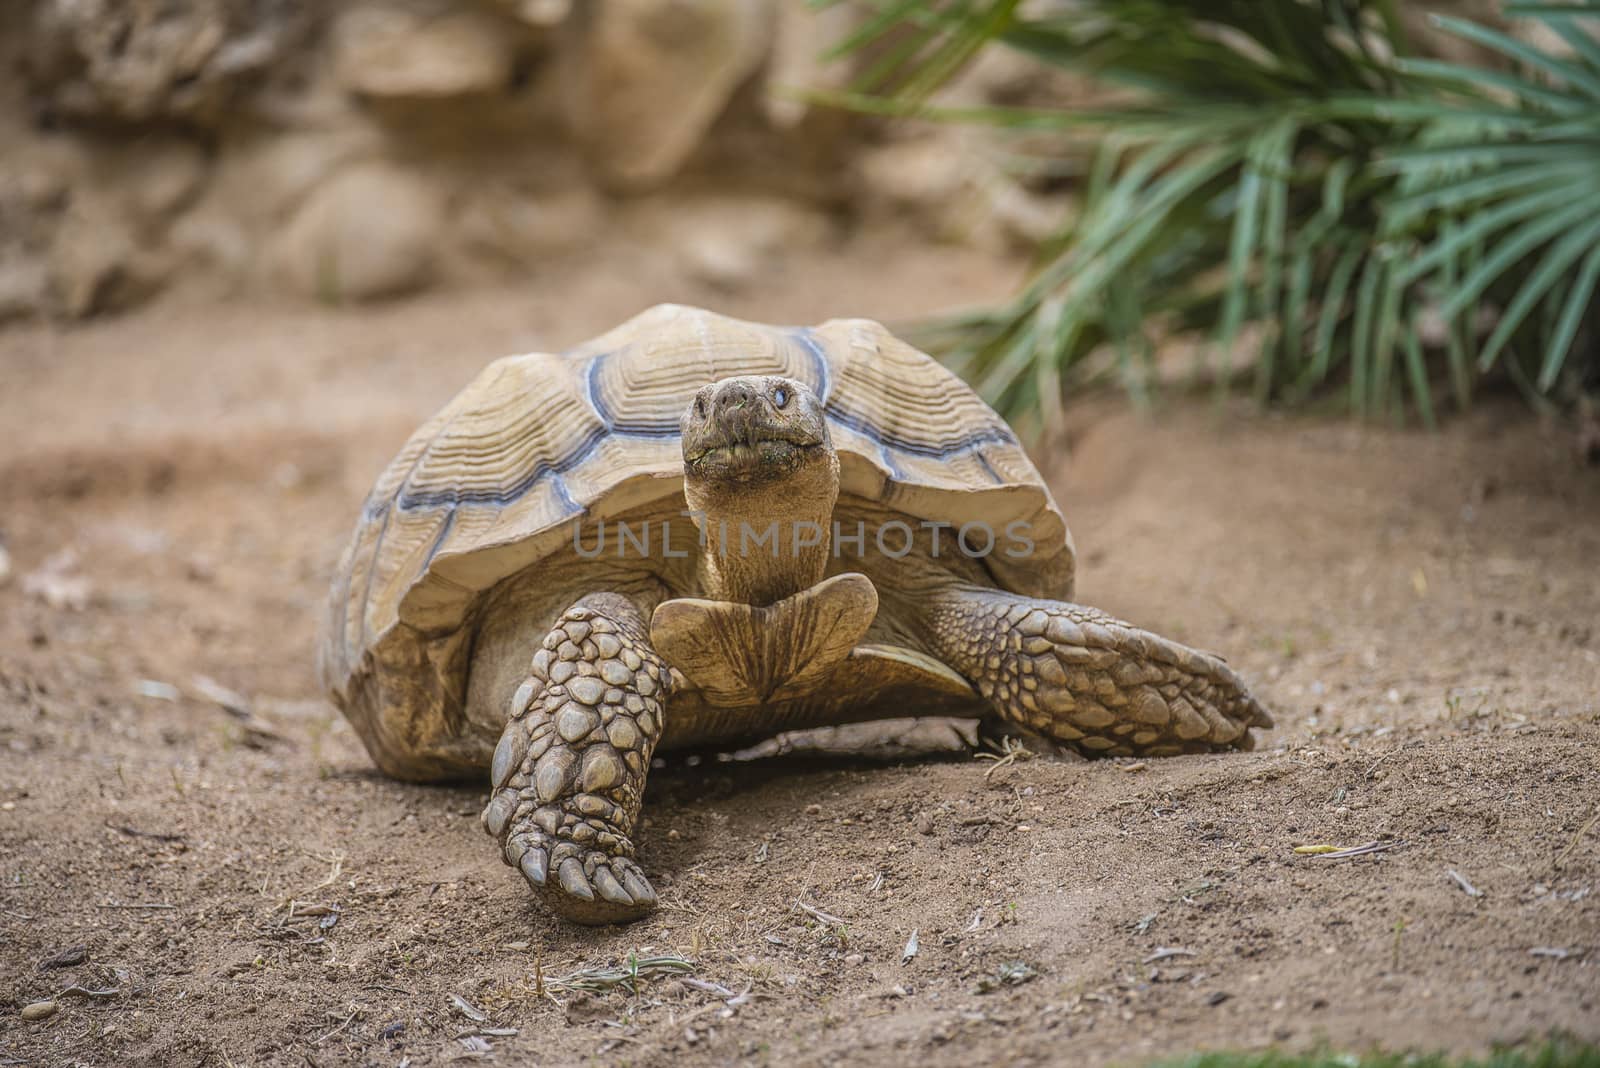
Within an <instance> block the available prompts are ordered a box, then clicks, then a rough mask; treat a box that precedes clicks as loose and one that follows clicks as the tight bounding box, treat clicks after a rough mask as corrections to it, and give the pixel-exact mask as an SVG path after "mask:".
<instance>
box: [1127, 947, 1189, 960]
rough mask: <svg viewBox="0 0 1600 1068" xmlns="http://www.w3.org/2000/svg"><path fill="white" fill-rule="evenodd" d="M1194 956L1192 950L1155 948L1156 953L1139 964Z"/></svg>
mask: <svg viewBox="0 0 1600 1068" xmlns="http://www.w3.org/2000/svg"><path fill="white" fill-rule="evenodd" d="M1194 955H1195V952H1194V950H1192V949H1183V948H1181V947H1179V946H1157V947H1156V951H1155V952H1154V953H1152V954H1150V955H1149V956H1148V957H1146V958H1145V959H1144V960H1143V961H1141V962H1140V963H1142V964H1154V963H1155V962H1156V961H1158V960H1166V959H1167V958H1168V957H1192V956H1194Z"/></svg>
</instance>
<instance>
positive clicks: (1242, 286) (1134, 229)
mask: <svg viewBox="0 0 1600 1068" xmlns="http://www.w3.org/2000/svg"><path fill="white" fill-rule="evenodd" d="M876 7H877V10H876V12H875V15H874V17H872V18H871V19H869V20H867V21H865V22H864V24H863V25H862V26H861V28H860V29H859V30H858V31H857V32H856V33H855V34H853V35H852V36H850V37H849V38H847V39H846V40H845V41H844V42H843V43H842V44H841V46H840V49H839V50H840V51H841V52H845V53H848V52H851V51H855V50H870V51H873V52H874V53H875V54H876V55H875V59H876V61H875V62H874V63H872V64H871V65H870V66H869V67H868V68H867V70H866V71H865V72H864V73H863V75H862V76H861V77H859V78H858V79H857V80H856V81H855V82H854V84H853V85H852V86H851V87H850V90H849V91H847V92H844V93H839V94H834V96H833V99H834V101H835V102H837V103H841V104H844V105H847V106H851V107H855V108H858V109H861V110H864V111H869V112H875V113H880V114H892V115H902V116H922V117H928V118H937V119H942V120H946V121H953V122H964V123H979V124H987V125H991V126H994V127H999V128H1004V129H1009V130H1013V131H1018V132H1019V133H1021V134H1025V135H1026V136H1024V137H1019V139H1018V141H1017V144H1016V147H1015V150H1014V157H1013V161H1014V165H1015V166H1016V167H1017V168H1019V169H1025V170H1031V171H1032V172H1034V173H1037V174H1046V175H1054V176H1060V177H1061V178H1063V179H1068V180H1075V181H1077V182H1079V183H1080V184H1081V204H1080V207H1079V210H1078V211H1077V213H1076V214H1075V216H1074V217H1073V218H1071V220H1070V222H1069V223H1068V224H1067V225H1066V226H1065V227H1064V228H1062V229H1061V230H1060V231H1059V232H1058V233H1056V234H1054V235H1053V236H1052V237H1051V238H1050V239H1049V240H1047V241H1046V242H1045V243H1044V244H1043V246H1042V248H1041V250H1040V253H1039V258H1038V267H1037V270H1036V271H1035V273H1034V275H1033V277H1032V278H1031V280H1030V281H1029V282H1028V284H1027V285H1026V287H1025V288H1024V289H1023V291H1022V292H1021V293H1020V294H1019V295H1018V296H1017V298H1016V300H1015V301H1013V302H1011V303H1010V304H1007V305H1005V306H1003V307H999V308H993V309H986V310H982V311H979V312H976V313H973V314H965V315H961V316H957V317H954V318H950V319H948V320H945V321H943V322H939V323H936V324H931V327H930V328H928V329H925V330H924V331H923V332H922V340H923V341H924V343H925V344H927V345H929V346H930V347H932V348H934V349H935V350H936V351H939V352H941V353H944V354H946V355H947V356H948V357H949V358H950V359H951V360H952V362H953V363H954V364H955V366H956V367H957V368H958V369H959V370H961V371H962V373H964V374H965V375H967V376H968V377H969V378H970V379H971V380H972V381H973V382H975V383H976V384H977V385H978V387H979V388H980V390H981V391H982V392H983V393H984V395H985V396H986V397H988V398H989V399H990V400H991V401H993V402H994V403H996V404H997V405H999V406H1000V407H1001V408H1002V409H1004V410H1006V411H1007V412H1009V413H1011V414H1013V415H1014V416H1022V417H1028V416H1033V415H1037V416H1038V417H1039V418H1041V419H1042V420H1043V421H1044V423H1045V424H1046V425H1047V426H1048V425H1049V424H1050V423H1052V422H1054V421H1055V419H1056V418H1057V416H1058V413H1059V403H1060V397H1061V396H1062V390H1063V385H1064V384H1065V383H1068V382H1070V381H1072V380H1083V379H1092V378H1095V377H1112V378H1114V379H1116V380H1117V381H1119V382H1120V383H1122V384H1123V385H1124V386H1125V387H1126V388H1127V389H1128V390H1129V391H1130V393H1131V394H1132V395H1133V396H1134V397H1135V398H1136V399H1138V400H1140V401H1144V400H1145V399H1146V398H1147V397H1148V395H1149V392H1150V389H1151V387H1152V385H1153V384H1154V383H1155V382H1156V381H1158V380H1159V379H1160V378H1161V377H1162V376H1161V372H1160V368H1159V367H1158V359H1157V353H1158V352H1159V351H1161V347H1162V343H1163V342H1169V341H1170V340H1171V339H1173V338H1175V337H1184V336H1191V337H1197V338H1198V339H1199V342H1198V343H1197V344H1195V345H1193V346H1192V347H1193V352H1194V357H1193V362H1194V367H1195V370H1196V371H1197V372H1199V373H1200V374H1201V375H1203V376H1205V377H1207V378H1209V380H1210V381H1212V382H1214V383H1215V384H1216V386H1217V388H1219V389H1221V388H1226V387H1227V386H1228V385H1230V384H1231V383H1234V382H1244V383H1248V386H1249V388H1250V389H1251V390H1252V391H1253V392H1254V394H1255V395H1256V396H1257V397H1258V398H1260V399H1261V400H1262V401H1268V400H1288V401H1293V402H1316V403H1331V404H1334V405H1337V406H1339V407H1342V408H1343V409H1345V410H1347V411H1349V412H1351V413H1353V414H1355V415H1358V416H1363V417H1369V416H1370V417H1379V418H1393V419H1402V418H1404V417H1405V416H1406V415H1408V414H1412V415H1414V416H1415V417H1416V418H1419V419H1420V420H1421V421H1422V422H1424V423H1426V424H1429V425H1432V424H1433V423H1434V421H1435V419H1436V414H1435V413H1436V411H1437V410H1438V408H1439V407H1440V406H1441V405H1442V404H1450V405H1453V406H1454V407H1457V408H1462V407H1465V406H1466V405H1467V404H1468V403H1469V402H1470V399H1471V396H1472V392H1473V389H1474V387H1475V386H1476V384H1477V383H1478V382H1479V381H1480V379H1482V378H1483V377H1484V376H1485V375H1488V374H1490V373H1492V372H1495V371H1497V370H1499V371H1503V373H1504V375H1505V376H1506V377H1508V378H1509V379H1510V381H1512V382H1513V383H1515V384H1516V385H1517V386H1518V387H1520V388H1521V389H1522V390H1524V391H1525V392H1526V393H1527V394H1528V395H1529V397H1530V398H1532V399H1534V400H1535V402H1536V403H1537V402H1539V401H1540V400H1541V398H1542V397H1544V396H1545V395H1549V394H1551V393H1552V392H1553V391H1557V389H1558V387H1562V386H1564V387H1565V393H1566V395H1567V396H1568V397H1569V399H1570V398H1571V397H1572V396H1574V395H1576V394H1578V393H1579V392H1580V391H1581V390H1582V389H1583V388H1584V387H1585V386H1586V385H1587V386H1592V385H1594V384H1595V376H1596V373H1597V370H1600V361H1597V359H1596V355H1595V350H1596V337H1595V328H1596V319H1597V313H1600V301H1597V300H1596V283H1597V281H1600V36H1597V31H1600V25H1597V18H1600V4H1597V3H1593V2H1587V3H1585V2H1577V3H1568V4H1534V3H1513V4H1509V5H1507V6H1506V7H1505V8H1504V10H1503V12H1502V14H1503V16H1504V19H1505V20H1509V22H1510V23H1511V24H1510V25H1507V26H1505V27H1504V28H1500V27H1497V26H1495V25H1491V24H1488V23H1486V22H1479V21H1472V20H1468V19H1462V18H1457V17H1450V16H1443V15H1439V16H1434V17H1432V19H1431V26H1432V28H1434V29H1435V30H1437V31H1438V32H1442V33H1445V34H1449V35H1452V36H1454V37H1455V38H1457V39H1459V40H1460V41H1462V42H1465V43H1468V44H1470V45H1473V46H1477V51H1469V52H1466V53H1464V56H1465V58H1463V59H1460V60H1457V61H1454V62H1450V61H1444V60H1440V59H1436V58H1430V57H1429V56H1428V54H1427V51H1426V50H1425V49H1424V48H1421V47H1419V46H1418V45H1417V44H1415V43H1414V42H1413V40H1412V37H1413V34H1412V33H1411V31H1410V30H1409V28H1408V26H1407V23H1406V21H1405V20H1404V19H1403V18H1402V17H1401V13H1400V11H1399V10H1398V8H1399V5H1397V4H1395V3H1390V2H1380V0H1322V2H1319V3H1312V2H1300V0H1249V2H1244V0H1241V2H1227V0H1223V2H1218V3H1208V4H1192V3H1185V2H1182V0H1174V2H1163V0H1078V2H1074V3H1070V4H1044V5H1040V4H1022V3H1019V2H1018V0H950V2H944V3H913V2H907V0H883V2H880V3H878V4H877V5H876ZM1519 31H1520V32H1519ZM1530 31H1531V32H1530ZM986 49H1009V50H1013V51H1015V52H1016V53H1018V54H1020V55H1021V56H1023V57H1026V60H1027V61H1028V62H1031V63H1035V64H1038V65H1040V66H1042V67H1047V68H1055V69H1059V70H1063V71H1074V72H1081V73H1083V74H1085V75H1087V76H1088V77H1090V78H1092V79H1094V80H1095V81H1097V82H1100V83H1103V84H1105V85H1107V86H1113V87H1121V88H1124V89H1126V90H1127V91H1126V92H1124V93H1120V94H1108V95H1106V96H1105V97H1104V98H1102V99H1100V100H1098V101H1096V102H1094V104H1092V105H1091V106H1088V107H1054V108H1052V107H1039V106H1016V107H1002V106H988V107H980V108H965V109H962V108H941V107H939V106H937V105H935V104H930V100H931V98H932V97H933V96H934V94H935V92H936V91H937V90H938V89H939V87H940V86H941V85H943V84H944V83H945V82H947V81H948V80H949V79H950V78H951V77H952V76H953V75H955V74H956V73H957V72H959V71H960V70H961V69H962V67H963V66H964V65H965V64H967V63H969V62H970V61H971V60H972V58H973V57H975V56H976V55H978V54H979V53H981V52H982V51H984V50H986ZM1169 348H1170V346H1169Z"/></svg>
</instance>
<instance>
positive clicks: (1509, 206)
mask: <svg viewBox="0 0 1600 1068" xmlns="http://www.w3.org/2000/svg"><path fill="white" fill-rule="evenodd" d="M1571 203H1572V189H1571V188H1570V187H1569V186H1567V185H1565V184H1560V185H1557V186H1555V187H1554V188H1541V189H1540V190H1539V191H1538V192H1535V193H1529V194H1527V195H1525V196H1521V197H1517V198H1515V199H1512V200H1508V201H1506V202H1505V203H1503V204H1500V205H1499V206H1497V207H1495V208H1492V209H1490V210H1488V211H1484V212H1482V213H1481V214H1478V215H1475V216H1472V221H1471V222H1469V223H1467V224H1466V225H1465V226H1463V227H1461V228H1460V229H1459V230H1457V231H1456V232H1455V233H1453V234H1451V235H1450V236H1449V237H1447V238H1441V239H1440V240H1439V241H1437V242H1435V243H1434V244H1433V246H1432V247H1430V248H1429V249H1428V251H1426V252H1424V253H1423V254H1422V255H1420V256H1418V257H1417V258H1416V259H1414V260H1412V261H1411V262H1410V263H1409V264H1407V265H1405V266H1404V267H1402V268H1401V269H1400V272H1399V276H1400V281H1401V282H1402V283H1409V282H1414V281H1416V280H1417V279H1418V278H1420V277H1421V276H1422V275H1423V274H1425V273H1427V272H1428V271H1431V270H1433V269H1434V268H1436V267H1438V266H1439V265H1440V264H1441V263H1442V262H1444V260H1445V259H1447V258H1449V257H1451V256H1454V255H1456V254H1457V253H1458V252H1459V251H1460V250H1461V249H1462V248H1463V247H1464V246H1466V245H1468V244H1471V243H1472V242H1474V241H1477V240H1478V239H1479V238H1482V237H1487V236H1488V235H1489V234H1492V233H1494V232H1495V231H1496V230H1499V229H1501V228H1502V227H1505V226H1508V225H1510V224H1512V223H1515V222H1517V221H1519V220H1522V219H1527V218H1530V217H1531V218H1534V219H1535V220H1536V221H1535V225H1539V220H1547V219H1548V218H1549V215H1548V212H1549V210H1551V209H1559V208H1560V207H1561V206H1562V205H1567V206H1569V207H1570V205H1571ZM1479 288H1480V289H1481V287H1479ZM1476 295H1477V291H1476V290H1475V291H1474V292H1473V293H1472V296H1476Z"/></svg>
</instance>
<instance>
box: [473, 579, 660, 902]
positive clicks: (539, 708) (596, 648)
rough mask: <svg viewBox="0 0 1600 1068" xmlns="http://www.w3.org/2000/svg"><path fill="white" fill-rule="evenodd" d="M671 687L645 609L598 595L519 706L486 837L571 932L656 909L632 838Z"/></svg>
mask: <svg viewBox="0 0 1600 1068" xmlns="http://www.w3.org/2000/svg"><path fill="white" fill-rule="evenodd" d="M669 681H670V672H669V670H668V669H667V667H666V666H665V665H664V664H663V663H662V662H661V659H660V658H659V657H657V656H656V654H655V652H654V650H653V649H652V648H651V646H650V641H649V638H648V637H647V636H646V631H645V623H644V619H643V617H642V616H641V615H640V614H639V610H638V608H636V607H635V606H634V604H633V602H632V601H630V600H628V599H627V598H626V597H623V596H621V595H619V594H612V593H597V594H590V595H589V596H587V597H584V598H582V599H581V600H579V601H578V602H577V603H576V604H574V605H573V606H572V607H571V608H569V609H567V611H566V613H565V614H564V615H563V616H562V617H561V619H560V620H559V621H558V622H557V623H556V625H555V628H554V629H553V630H551V632H550V634H549V635H548V636H547V637H546V638H545V640H544V646H543V648H542V649H540V650H539V651H538V652H536V653H535V654H534V656H533V663H532V666H531V668H530V670H529V675H528V679H527V681H526V682H524V683H523V684H522V686H521V687H519V688H518V690H517V693H516V696H514V697H513V698H512V707H511V710H510V711H511V716H510V719H509V720H508V721H507V723H506V727H505V732H504V733H503V734H502V735H501V737H500V744H499V745H498V746H497V747H496V748H495V753H494V764H493V768H492V770H491V778H492V779H493V786H494V791H495V792H494V795H493V797H491V799H490V801H489V804H488V807H486V808H485V809H484V810H483V826H484V829H485V830H487V831H488V832H489V833H490V834H491V835H493V836H494V837H495V839H496V840H497V841H498V842H499V843H500V847H501V852H502V856H503V857H504V859H505V862H506V863H507V864H509V865H511V866H512V867H514V868H517V869H518V870H519V871H521V872H522V875H523V877H524V878H526V879H527V881H528V883H529V885H530V886H532V887H533V889H534V890H535V891H536V892H537V893H539V894H540V896H542V897H543V898H544V900H545V902H546V903H547V904H548V905H549V906H550V908H551V909H552V910H553V911H554V912H556V913H557V914H559V915H560V916H562V917H564V918H566V919H568V920H571V921H573V922H575V923H587V924H600V923H620V922H624V921H627V920H633V919H637V918H639V917H641V916H644V915H646V914H647V913H649V912H650V911H651V910H653V909H654V908H655V906H656V894H655V890H654V889H653V888H652V887H651V886H650V882H649V880H648V879H646V878H645V877H644V874H643V873H642V872H641V871H640V870H639V866H638V865H637V864H636V863H634V860H633V853H634V847H633V837H632V836H633V830H634V827H635V825H636V824H637V823H638V819H639V807H640V802H641V800H642V798H643V795H644V784H645V775H646V773H647V772H648V771H649V768H650V755H651V752H652V751H653V750H654V749H655V744H656V740H657V739H658V738H660V736H661V726H662V719H661V714H662V704H663V701H664V700H665V697H666V691H667V687H668V685H669Z"/></svg>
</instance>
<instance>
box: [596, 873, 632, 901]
mask: <svg viewBox="0 0 1600 1068" xmlns="http://www.w3.org/2000/svg"><path fill="white" fill-rule="evenodd" d="M594 888H595V889H596V890H598V891H600V896H601V897H603V898H605V899H606V900H607V901H610V902H612V903H613V904H616V905H632V904H633V898H632V897H631V896H630V895H629V894H628V892H627V891H626V890H624V889H623V888H622V884H621V883H619V882H617V877H616V876H615V875H612V874H611V869H610V868H608V867H606V866H605V865H604V864H601V865H600V866H599V867H597V868H595V870H594Z"/></svg>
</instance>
